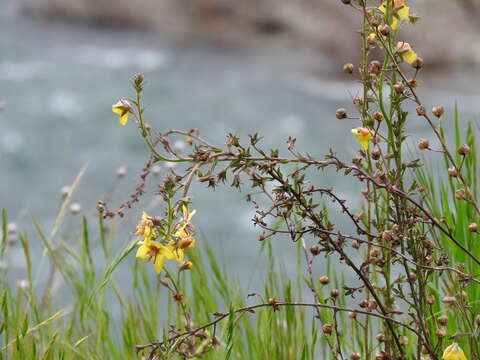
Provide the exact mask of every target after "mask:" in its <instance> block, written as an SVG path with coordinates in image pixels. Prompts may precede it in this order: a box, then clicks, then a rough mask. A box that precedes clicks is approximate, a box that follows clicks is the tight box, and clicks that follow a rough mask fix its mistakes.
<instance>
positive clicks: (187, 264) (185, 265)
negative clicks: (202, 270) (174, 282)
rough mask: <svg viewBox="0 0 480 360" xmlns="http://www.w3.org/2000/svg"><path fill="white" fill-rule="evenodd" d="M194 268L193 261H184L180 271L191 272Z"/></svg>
mask: <svg viewBox="0 0 480 360" xmlns="http://www.w3.org/2000/svg"><path fill="white" fill-rule="evenodd" d="M192 267H193V263H192V262H191V261H184V262H182V265H181V266H180V271H182V270H190V269H191V268H192Z"/></svg>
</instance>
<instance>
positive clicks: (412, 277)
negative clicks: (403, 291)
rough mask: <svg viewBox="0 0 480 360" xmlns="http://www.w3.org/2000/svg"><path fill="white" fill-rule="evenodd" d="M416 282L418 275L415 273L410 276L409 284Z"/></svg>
mask: <svg viewBox="0 0 480 360" xmlns="http://www.w3.org/2000/svg"><path fill="white" fill-rule="evenodd" d="M416 280H417V275H416V274H414V273H410V274H408V278H407V281H409V282H415V281H416Z"/></svg>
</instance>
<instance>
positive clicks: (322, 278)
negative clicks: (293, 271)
mask: <svg viewBox="0 0 480 360" xmlns="http://www.w3.org/2000/svg"><path fill="white" fill-rule="evenodd" d="M318 281H319V282H320V284H322V285H327V284H328V283H329V282H330V279H329V278H328V276H325V275H324V276H320V278H319V279H318Z"/></svg>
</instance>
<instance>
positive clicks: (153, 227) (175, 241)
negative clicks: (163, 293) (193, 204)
mask: <svg viewBox="0 0 480 360" xmlns="http://www.w3.org/2000/svg"><path fill="white" fill-rule="evenodd" d="M194 214H195V210H193V211H192V212H190V211H189V210H188V208H187V207H186V206H183V208H182V215H183V216H182V219H181V220H180V222H179V223H178V224H176V225H175V226H174V227H173V229H174V230H173V231H172V232H171V234H169V232H168V229H167V230H166V229H165V228H168V226H167V225H168V224H167V223H166V221H165V220H163V219H160V218H154V217H151V216H149V215H148V214H147V213H146V212H144V213H143V215H142V218H141V220H140V221H139V223H138V225H137V228H136V231H135V235H139V236H143V237H144V238H143V241H139V242H138V243H137V244H138V245H139V248H138V250H137V254H136V257H137V258H139V259H147V260H148V261H151V262H152V264H153V267H154V268H155V271H156V272H157V273H160V272H161V271H162V269H163V265H164V263H165V259H168V260H171V259H175V260H177V261H178V262H179V263H181V264H182V268H183V269H190V268H191V267H192V263H191V262H190V261H184V250H185V249H186V248H189V247H194V246H195V237H194V233H193V225H192V224H191V222H190V221H191V219H192V216H193V215H194Z"/></svg>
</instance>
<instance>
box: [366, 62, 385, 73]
mask: <svg viewBox="0 0 480 360" xmlns="http://www.w3.org/2000/svg"><path fill="white" fill-rule="evenodd" d="M381 70H382V63H381V62H380V61H378V60H373V61H372V62H370V64H369V65H368V71H369V72H371V73H373V74H378V73H379V72H380V71H381Z"/></svg>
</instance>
